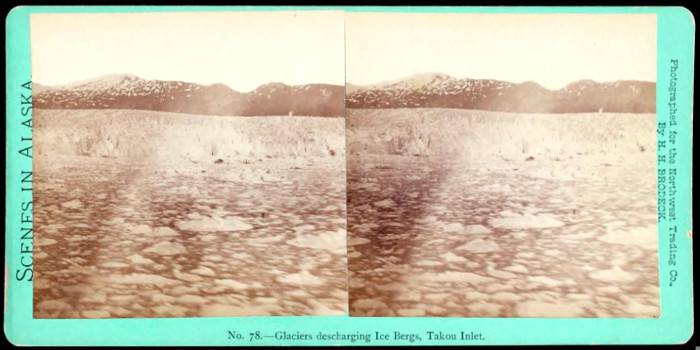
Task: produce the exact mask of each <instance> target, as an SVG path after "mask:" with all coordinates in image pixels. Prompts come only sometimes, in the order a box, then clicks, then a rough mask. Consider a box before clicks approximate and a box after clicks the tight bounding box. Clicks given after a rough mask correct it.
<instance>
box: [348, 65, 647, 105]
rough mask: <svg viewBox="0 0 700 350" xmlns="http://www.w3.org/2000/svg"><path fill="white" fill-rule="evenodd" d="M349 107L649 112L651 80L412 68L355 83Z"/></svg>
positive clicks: (349, 98) (349, 92) (349, 97)
mask: <svg viewBox="0 0 700 350" xmlns="http://www.w3.org/2000/svg"><path fill="white" fill-rule="evenodd" d="M348 85H349V86H352V89H348V95H347V98H346V104H347V107H348V108H370V109H371V108H459V109H476V110H489V111H498V112H518V113H591V112H611V113H654V112H656V83H655V82H646V81H638V80H617V81H611V82H596V81H593V80H589V79H586V80H578V81H574V82H571V83H569V84H568V85H566V86H565V87H563V88H561V89H556V90H553V89H547V88H545V87H543V86H541V85H540V84H538V83H537V82H534V81H526V82H522V83H511V82H506V81H500V80H495V79H469V78H462V79H459V78H454V77H452V76H449V75H446V74H442V73H425V74H416V75H412V76H410V77H406V78H403V79H398V80H394V81H391V82H382V83H378V84H373V85H366V86H360V85H354V84H348Z"/></svg>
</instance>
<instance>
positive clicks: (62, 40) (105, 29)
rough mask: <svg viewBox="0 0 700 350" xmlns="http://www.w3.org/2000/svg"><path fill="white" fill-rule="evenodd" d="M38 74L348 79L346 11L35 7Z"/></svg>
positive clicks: (242, 87) (254, 82)
mask: <svg viewBox="0 0 700 350" xmlns="http://www.w3.org/2000/svg"><path fill="white" fill-rule="evenodd" d="M30 33H31V50H32V79H33V80H34V81H35V82H37V83H40V84H45V85H61V84H66V83H71V82H76V81H81V80H86V79H90V78H94V77H97V76H101V75H109V74H122V73H128V74H134V75H137V76H139V77H142V78H146V79H160V80H181V81H187V82H193V83H199V84H207V85H208V84H214V83H224V84H226V85H228V86H230V87H231V88H233V89H236V90H239V91H249V90H252V89H254V88H256V87H258V86H259V85H262V84H265V83H269V82H282V83H285V84H290V85H297V84H307V83H328V84H338V85H343V84H344V82H345V79H344V76H345V72H344V68H345V67H344V65H345V63H344V46H343V45H344V42H343V37H344V33H343V13H342V12H339V11H333V12H329V11H325V12H309V11H297V12H289V11H285V12H189V13H175V12H173V13H130V14H128V13H127V14H124V13H122V14H115V13H109V14H31V18H30Z"/></svg>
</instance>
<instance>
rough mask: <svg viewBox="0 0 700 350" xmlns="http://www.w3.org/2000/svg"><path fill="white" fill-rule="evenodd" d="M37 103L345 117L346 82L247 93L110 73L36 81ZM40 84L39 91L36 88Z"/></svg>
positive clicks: (273, 85)
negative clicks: (52, 82) (59, 82)
mask: <svg viewBox="0 0 700 350" xmlns="http://www.w3.org/2000/svg"><path fill="white" fill-rule="evenodd" d="M34 87H35V92H34V107H35V108H40V109H41V108H43V109H142V110H155V111H167V112H177V113H191V114H203V115H238V116H264V115H287V114H289V113H290V112H291V113H292V114H294V115H305V116H332V117H339V116H342V115H343V108H344V105H343V103H344V98H343V97H344V89H343V87H342V86H337V85H326V84H308V85H300V86H288V85H285V84H281V83H271V84H266V85H263V86H261V87H259V88H257V89H255V90H253V91H251V92H248V93H241V92H238V91H235V90H233V89H231V88H229V87H228V86H226V85H224V84H213V85H208V86H204V85H199V84H193V83H187V82H181V81H163V80H146V79H142V78H139V77H137V76H134V75H128V74H120V75H109V76H103V77H99V78H95V79H90V80H87V81H83V82H79V83H72V84H67V85H62V86H52V87H48V86H44V85H39V84H34ZM36 87H39V89H36Z"/></svg>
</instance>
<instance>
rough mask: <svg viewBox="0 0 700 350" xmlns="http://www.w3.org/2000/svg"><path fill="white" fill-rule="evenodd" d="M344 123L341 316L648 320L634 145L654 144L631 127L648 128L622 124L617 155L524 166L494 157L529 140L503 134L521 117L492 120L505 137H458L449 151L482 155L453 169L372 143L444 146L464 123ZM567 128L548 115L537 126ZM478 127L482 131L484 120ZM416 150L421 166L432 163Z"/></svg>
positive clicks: (641, 158) (650, 210) (647, 207)
mask: <svg viewBox="0 0 700 350" xmlns="http://www.w3.org/2000/svg"><path fill="white" fill-rule="evenodd" d="M439 112H440V111H437V112H435V115H434V116H435V117H440V116H441V114H440V113H439ZM354 113H355V115H354V116H353V113H350V116H349V118H350V120H349V125H351V126H352V125H353V124H354V125H355V128H354V129H352V127H351V129H350V130H349V131H348V135H349V139H348V154H349V156H348V267H349V283H350V286H349V290H350V315H352V316H454V317H658V316H659V314H660V310H659V287H658V285H659V280H658V279H659V275H658V259H657V249H658V247H657V226H656V203H655V180H656V178H655V171H654V160H655V157H654V153H653V152H651V153H643V152H640V151H639V149H638V148H635V147H636V146H635V142H636V140H634V138H635V137H640V138H642V139H643V140H647V141H648V140H652V141H651V142H652V143H653V136H654V129H653V128H649V129H648V130H646V129H640V127H641V126H640V125H646V124H648V122H649V120H647V119H648V118H647V117H648V116H639V118H640V119H639V120H638V121H634V120H633V119H631V118H630V116H622V117H624V118H626V120H629V121H632V122H633V123H630V124H629V125H628V126H627V127H628V128H630V129H633V131H631V132H630V135H634V136H633V137H632V139H631V140H625V139H624V138H622V139H618V140H617V141H615V142H616V143H618V144H620V145H624V147H627V150H628V151H627V150H626V151H621V150H620V149H619V148H617V149H615V148H614V147H610V148H608V147H607V146H605V142H608V141H601V144H600V146H599V149H598V150H595V149H594V146H593V144H594V142H595V140H589V141H587V143H586V145H587V148H588V149H587V152H588V154H581V153H580V152H577V149H576V144H575V143H573V144H570V145H568V146H567V147H568V148H569V149H570V151H567V152H568V153H567V152H564V151H562V152H560V151H559V150H557V152H556V153H551V154H549V156H548V155H547V154H546V153H542V154H538V155H536V157H535V159H534V160H533V159H527V157H528V156H529V155H528V154H522V153H521V151H520V150H517V152H512V153H509V154H507V155H506V156H505V157H499V156H494V154H495V155H498V154H499V153H498V148H499V147H500V144H501V143H507V142H523V140H525V141H526V140H527V135H525V134H523V135H520V137H522V140H515V141H514V140H512V139H510V138H509V137H508V136H507V135H508V133H517V132H518V131H517V129H518V123H519V122H520V121H519V120H518V118H520V117H521V116H519V115H511V116H500V117H499V118H500V119H499V123H498V127H499V128H501V127H502V126H503V125H510V126H509V129H505V130H501V132H503V133H505V134H503V135H505V136H503V137H499V136H498V135H497V134H496V133H489V134H488V135H490V136H489V137H490V138H483V137H480V136H479V135H476V134H474V133H472V132H471V131H464V132H463V134H464V135H465V136H464V137H462V138H458V137H456V136H455V137H454V140H453V141H454V142H455V143H454V147H453V149H457V148H458V147H463V148H465V147H466V148H469V147H470V146H476V145H482V146H481V147H484V146H483V145H486V143H487V142H491V144H492V146H490V148H489V147H484V148H481V150H483V154H482V155H481V156H479V155H478V151H479V150H478V149H477V150H473V151H472V152H471V153H470V154H467V157H460V153H459V152H457V153H453V154H449V155H444V156H441V155H429V156H416V155H419V154H418V153H416V154H412V153H410V152H408V153H405V154H396V152H393V151H392V150H393V149H392V148H383V147H381V145H379V144H377V145H378V147H375V148H373V147H372V145H374V144H373V143H371V142H370V140H380V139H381V140H384V142H386V143H388V144H392V142H395V141H396V140H395V139H393V138H392V136H391V135H403V136H402V137H405V138H406V140H405V141H403V142H405V143H411V142H414V139H412V138H413V137H415V138H416V139H418V137H419V136H418V134H417V133H412V132H410V130H421V132H422V133H423V134H422V135H420V136H421V138H422V140H427V139H430V140H432V141H431V144H434V143H435V142H442V144H441V145H440V147H445V145H447V143H446V142H447V141H448V140H447V139H442V138H441V135H443V134H444V133H450V135H452V134H455V135H457V134H459V133H460V131H459V130H461V129H459V128H460V127H461V126H460V125H462V126H463V125H471V124H470V123H466V122H465V121H464V119H461V118H460V117H459V116H453V117H452V119H450V118H443V121H448V120H451V122H450V124H449V126H448V125H447V124H445V123H443V128H442V129H440V128H437V127H436V124H439V123H438V122H437V121H435V120H434V119H431V115H428V114H426V115H425V116H420V115H419V116H418V117H419V118H418V119H416V118H414V119H411V118H408V117H405V116H402V115H398V114H397V112H396V111H388V112H386V114H377V113H374V114H373V115H372V118H371V121H369V120H368V121H367V123H365V119H363V117H366V116H368V115H367V114H366V113H363V112H362V111H355V112H354ZM368 113H369V112H368ZM455 113H456V112H455ZM467 114H468V113H467ZM404 117H405V118H404ZM566 117H569V116H551V118H552V120H548V121H547V125H555V122H554V119H555V118H566ZM622 117H621V118H622ZM397 118H398V119H397ZM421 118H423V121H424V122H425V124H422V123H423V122H422V121H421ZM572 118H573V117H572ZM576 118H579V117H576ZM606 118H607V119H611V120H613V119H615V117H614V116H608V117H606ZM642 118H647V119H642ZM526 119H527V118H526ZM581 121H583V119H581ZM478 122H479V123H482V125H479V126H478V128H479V129H480V130H488V123H489V121H488V120H486V119H484V120H480V121H478ZM590 122H591V123H593V121H590ZM617 122H619V121H617ZM617 122H616V123H617ZM507 123H509V124H507ZM565 123H572V121H571V120H567V121H565ZM597 125H598V126H599V127H600V128H602V129H606V128H613V127H612V126H607V127H606V126H605V125H604V124H597ZM649 125H652V126H653V123H651V124H649ZM423 126H426V128H423ZM472 126H473V125H472ZM453 127H454V128H457V129H458V130H456V131H455V130H454V128H453ZM473 127H474V128H476V126H473ZM402 128H403V130H404V131H402ZM406 130H408V131H406ZM559 131H560V134H561V135H560V136H563V135H564V130H563V129H562V130H559ZM571 132H572V133H576V132H577V130H576V129H573V130H572V131H571ZM605 133H606V131H605V130H601V131H600V132H599V134H600V135H604V134H605ZM382 135H384V136H382ZM532 136H533V139H534V138H536V137H537V135H532ZM540 136H541V137H543V138H546V137H550V136H551V135H549V134H548V135H540ZM580 136H581V135H579V136H577V137H580ZM589 136H591V137H593V135H589ZM382 137H384V138H382ZM601 137H602V136H601ZM647 141H644V142H647ZM460 142H461V144H458V143H460ZM626 142H631V143H632V145H631V146H629V147H628V146H627V143H626ZM531 144H534V145H533V147H539V148H541V149H543V150H545V146H546V145H540V144H537V142H531ZM450 145H452V144H450ZM425 146H426V147H427V148H425V149H424V150H423V152H421V154H431V152H432V151H431V148H429V147H428V146H427V143H425ZM450 147H452V146H450ZM494 150H495V151H494ZM392 153H393V154H392ZM593 153H595V154H593ZM518 156H519V157H520V159H519V160H518V159H515V157H518ZM555 156H556V157H555Z"/></svg>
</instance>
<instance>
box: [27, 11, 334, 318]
mask: <svg viewBox="0 0 700 350" xmlns="http://www.w3.org/2000/svg"><path fill="white" fill-rule="evenodd" d="M343 20H344V17H343V13H342V12H340V11H270V12H261V11H241V12H161V13H146V12H142V13H136V12H132V13H118V12H115V13H99V14H98V13H47V14H41V13H33V14H31V16H30V40H31V60H32V83H33V84H32V88H33V111H34V112H33V122H34V126H33V133H34V136H33V139H34V140H33V141H34V157H33V169H34V170H33V173H34V194H33V204H34V229H33V230H34V264H35V275H34V279H33V291H34V293H33V300H34V304H33V305H34V306H33V315H34V318H42V319H46V318H71V319H76V318H164V317H205V316H300V315H345V314H346V313H347V305H348V293H347V259H346V252H347V250H346V241H347V239H346V188H345V184H346V173H345V119H344V109H345V102H344V97H345V92H344V90H345V88H344V82H345V79H344V76H345V72H344V67H345V62H344V42H343V37H344V29H343Z"/></svg>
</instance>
